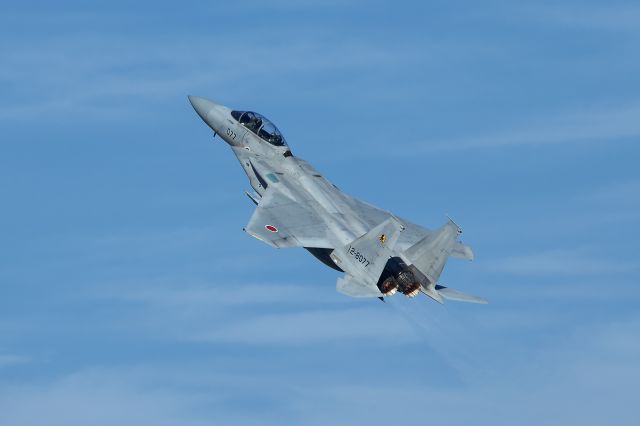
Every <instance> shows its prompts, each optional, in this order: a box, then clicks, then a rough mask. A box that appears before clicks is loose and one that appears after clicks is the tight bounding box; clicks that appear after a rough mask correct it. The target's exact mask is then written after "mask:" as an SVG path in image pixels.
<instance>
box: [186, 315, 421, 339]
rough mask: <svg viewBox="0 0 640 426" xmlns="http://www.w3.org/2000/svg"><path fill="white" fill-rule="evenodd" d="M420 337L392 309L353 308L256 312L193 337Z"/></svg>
mask: <svg viewBox="0 0 640 426" xmlns="http://www.w3.org/2000/svg"><path fill="white" fill-rule="evenodd" d="M416 337H417V336H416V335H415V333H414V330H413V329H412V327H411V326H409V325H408V324H406V323H405V322H404V321H403V320H402V318H400V317H398V316H397V315H393V314H391V313H390V311H388V310H384V309H375V308H366V309H354V308H351V309H340V310H316V311H304V312H294V313H270V314H267V315H256V316H252V317H250V318H248V319H242V318H241V319H239V320H238V321H237V322H234V323H232V324H225V325H223V326H221V327H218V328H217V329H216V330H211V331H208V332H204V333H202V334H199V335H196V336H194V337H193V339H194V340H198V341H211V342H241V343H251V344H283V343H285V344H293V345H296V344H308V343H319V342H327V341H340V340H352V339H364V338H369V339H370V338H376V339H385V338H387V339H392V340H394V341H407V340H415V339H416Z"/></svg>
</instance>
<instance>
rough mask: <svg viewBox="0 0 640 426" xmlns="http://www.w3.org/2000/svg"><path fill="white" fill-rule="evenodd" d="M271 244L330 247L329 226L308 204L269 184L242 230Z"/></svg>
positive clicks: (281, 246)
mask: <svg viewBox="0 0 640 426" xmlns="http://www.w3.org/2000/svg"><path fill="white" fill-rule="evenodd" d="M244 230H245V231H246V232H247V233H248V234H249V235H251V236H253V237H255V238H257V239H259V240H261V241H263V242H265V243H267V244H269V245H270V246H272V247H276V248H283V247H331V243H330V241H329V239H328V237H327V234H328V228H327V226H326V224H325V222H324V221H323V220H322V218H321V217H320V216H319V215H318V214H317V213H316V212H315V211H313V210H312V209H311V208H310V207H309V206H307V205H305V204H303V203H300V202H299V201H296V200H293V199H291V198H289V197H288V196H287V195H285V194H284V193H282V192H280V191H279V190H278V189H277V188H276V187H275V186H273V185H270V186H269V187H268V188H267V190H266V191H265V193H264V195H263V196H262V198H261V199H260V200H259V201H258V207H257V208H256V210H255V211H254V213H253V216H251V219H250V220H249V223H248V224H247V226H246V227H245V229H244Z"/></svg>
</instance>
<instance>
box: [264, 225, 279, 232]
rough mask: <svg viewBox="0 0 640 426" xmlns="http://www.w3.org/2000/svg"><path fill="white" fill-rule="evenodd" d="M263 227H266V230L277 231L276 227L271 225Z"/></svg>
mask: <svg viewBox="0 0 640 426" xmlns="http://www.w3.org/2000/svg"><path fill="white" fill-rule="evenodd" d="M264 227H265V228H266V229H267V231H271V232H278V228H276V227H275V226H273V225H265V226H264Z"/></svg>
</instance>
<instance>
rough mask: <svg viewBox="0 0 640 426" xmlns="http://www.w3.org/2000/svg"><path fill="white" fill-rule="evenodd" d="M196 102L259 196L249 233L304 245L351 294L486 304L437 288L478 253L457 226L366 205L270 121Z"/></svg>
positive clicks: (271, 241) (195, 99) (251, 195)
mask: <svg viewBox="0 0 640 426" xmlns="http://www.w3.org/2000/svg"><path fill="white" fill-rule="evenodd" d="M189 101H190V102H191V105H192V106H193V108H194V109H195V110H196V112H197V113H198V115H199V116H200V118H202V120H203V121H204V122H205V123H206V124H207V125H208V126H209V127H210V128H211V129H212V130H213V132H214V137H215V135H216V134H217V135H220V137H221V138H222V139H223V140H224V141H225V142H226V143H228V144H229V146H230V147H231V149H232V150H233V153H234V154H235V155H236V157H237V158H238V160H239V161H240V165H241V166H242V168H243V169H244V171H245V173H246V174H247V176H248V177H249V182H250V183H251V186H252V187H253V189H254V191H255V192H254V193H248V192H247V193H246V195H247V196H248V197H249V198H250V199H251V201H253V203H255V204H256V206H257V207H256V210H255V212H254V213H253V216H251V219H250V220H249V223H248V224H247V226H246V227H245V228H244V230H245V231H246V232H247V233H248V234H249V235H251V236H253V237H255V238H257V239H259V240H261V241H263V242H265V243H266V244H268V245H270V246H272V247H276V248H283V247H303V248H305V249H306V250H308V251H309V252H310V253H311V254H312V255H314V256H315V257H316V258H317V259H318V260H320V261H321V262H322V263H324V264H325V265H327V266H329V267H331V268H333V269H335V270H337V271H340V272H344V276H342V277H341V278H338V282H337V286H336V287H337V290H338V291H339V292H341V293H344V294H346V295H348V296H352V297H378V298H380V299H382V298H384V297H387V296H392V295H394V294H395V293H396V292H401V293H403V294H404V295H406V296H408V297H415V296H416V295H417V294H418V293H420V292H422V293H424V294H426V295H427V296H429V297H431V298H432V299H434V300H436V301H437V302H439V303H443V298H446V299H452V300H459V301H465V302H474V303H487V302H486V301H485V300H484V299H482V298H480V297H477V296H472V295H468V294H464V293H462V292H459V291H456V290H453V289H450V288H447V287H445V286H442V285H440V284H438V279H439V278H440V274H441V273H442V270H443V268H444V265H445V263H446V262H447V259H448V258H449V257H450V256H453V257H459V258H463V259H467V260H472V259H473V252H472V251H471V248H470V247H468V246H466V245H463V244H462V243H461V242H460V241H458V238H459V236H460V234H461V230H460V228H459V227H458V225H456V223H455V222H453V220H451V219H449V221H448V222H447V223H445V224H444V225H442V226H441V227H440V228H439V229H436V230H434V231H432V230H428V229H426V228H423V227H421V226H418V225H415V224H413V223H411V222H408V221H406V220H403V219H401V218H398V217H396V216H394V215H393V214H392V213H389V212H387V211H385V210H381V209H379V208H376V207H374V206H371V205H369V204H367V203H364V202H362V201H360V200H358V199H356V198H354V197H351V196H349V195H347V194H345V193H343V192H342V191H340V190H339V189H338V188H337V187H336V186H335V185H333V184H332V183H331V182H329V181H328V180H327V179H326V178H325V177H324V176H322V175H321V174H320V173H319V172H318V171H317V170H316V169H314V168H313V167H312V166H311V165H310V164H309V163H307V162H306V161H304V160H302V159H301V158H298V157H296V156H295V155H293V154H292V153H291V150H290V149H289V146H288V145H287V142H286V141H285V139H284V137H283V136H282V133H280V131H279V130H278V128H277V127H276V126H275V125H274V124H273V123H272V122H271V121H269V120H268V119H267V118H266V117H265V116H263V115H260V114H258V113H256V112H252V111H237V110H231V109H229V108H227V107H225V106H222V105H218V104H216V103H214V102H212V101H210V100H207V99H204V98H200V97H196V96H189Z"/></svg>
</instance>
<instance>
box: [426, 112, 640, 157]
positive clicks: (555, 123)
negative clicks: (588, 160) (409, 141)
mask: <svg viewBox="0 0 640 426" xmlns="http://www.w3.org/2000/svg"><path fill="white" fill-rule="evenodd" d="M638 117H640V106H638V105H628V106H621V107H612V108H611V109H605V110H601V111H578V112H558V113H556V114H554V115H553V116H548V117H544V119H541V120H540V119H539V120H540V122H539V123H537V124H535V123H532V124H522V125H521V126H520V127H517V128H513V129H511V130H508V131H503V132H498V133H495V134H493V135H490V134H489V135H483V136H479V137H472V138H464V139H455V140H450V141H446V142H438V141H434V142H429V143H425V144H420V145H419V146H416V147H415V148H416V150H417V151H418V152H431V151H448V150H466V149H486V148H501V147H512V146H523V145H554V144H566V143H581V144H588V143H613V142H619V141H633V142H635V143H640V120H638Z"/></svg>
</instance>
